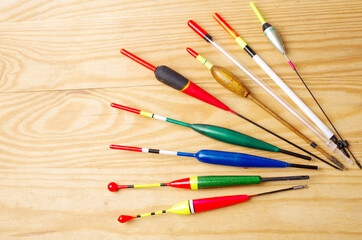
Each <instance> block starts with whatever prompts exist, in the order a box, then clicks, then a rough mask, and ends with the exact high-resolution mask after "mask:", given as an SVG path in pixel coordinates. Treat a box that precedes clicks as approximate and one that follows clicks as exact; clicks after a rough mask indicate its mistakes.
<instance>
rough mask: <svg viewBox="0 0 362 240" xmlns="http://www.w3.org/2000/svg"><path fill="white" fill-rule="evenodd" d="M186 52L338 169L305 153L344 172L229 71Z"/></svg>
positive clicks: (329, 156) (341, 165)
mask: <svg viewBox="0 0 362 240" xmlns="http://www.w3.org/2000/svg"><path fill="white" fill-rule="evenodd" d="M186 50H187V52H188V53H190V55H191V56H193V57H194V58H195V59H197V60H198V61H199V62H200V63H202V64H203V65H204V66H205V67H206V68H207V69H209V70H210V72H211V74H212V76H213V77H214V79H215V80H216V81H217V82H218V83H219V84H220V85H222V86H223V87H225V88H226V89H228V90H230V91H231V92H233V93H235V94H237V95H239V96H241V97H243V98H246V99H250V100H251V101H253V102H254V103H255V104H256V105H258V106H259V107H260V108H262V109H263V110H265V111H266V112H267V113H269V114H270V115H271V116H273V117H274V118H275V119H277V120H278V121H279V122H281V123H282V124H283V125H284V126H286V127H287V128H288V129H289V130H291V131H292V132H294V133H295V134H296V135H297V136H299V137H300V138H302V139H303V140H304V141H305V142H307V143H308V144H309V145H310V146H312V147H313V148H315V149H316V150H318V151H319V152H321V153H322V154H323V155H324V156H326V157H327V158H328V159H329V160H331V161H332V162H333V163H334V164H336V165H337V166H338V167H336V166H334V165H333V164H331V163H329V162H327V161H325V160H324V159H322V158H320V157H318V156H316V155H314V154H313V153H311V152H309V151H307V150H305V151H306V153H308V154H310V155H311V156H313V157H315V158H317V159H319V160H320V161H322V162H324V163H326V164H328V165H329V166H331V167H333V168H335V169H337V170H346V167H345V166H344V165H343V164H342V163H341V162H339V161H338V160H337V159H336V158H335V157H333V156H332V155H330V154H328V153H327V152H326V151H324V150H323V149H322V148H321V147H319V146H318V145H317V144H316V143H315V142H313V141H312V140H310V139H309V138H308V137H306V136H305V135H304V134H303V133H301V132H300V131H299V130H297V129H296V128H295V127H293V126H292V125H291V124H289V123H288V122H287V121H286V120H284V119H283V118H281V117H280V116H279V115H278V114H276V113H275V112H273V111H272V110H271V109H270V108H268V107H267V106H266V105H265V104H264V103H262V102H261V101H259V100H258V99H257V98H256V97H255V96H254V95H252V94H251V93H250V91H249V89H248V88H247V87H246V86H245V85H243V83H242V81H241V79H240V78H238V77H237V76H235V75H234V74H233V73H232V72H230V71H229V70H227V69H225V68H223V67H221V66H215V65H214V64H212V63H211V62H210V61H209V60H207V59H206V58H204V57H203V56H201V55H200V54H199V53H197V52H196V51H195V50H193V49H192V48H186Z"/></svg>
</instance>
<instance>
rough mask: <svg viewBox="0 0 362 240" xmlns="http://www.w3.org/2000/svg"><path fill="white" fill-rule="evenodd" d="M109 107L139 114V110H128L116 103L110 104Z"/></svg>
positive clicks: (128, 108)
mask: <svg viewBox="0 0 362 240" xmlns="http://www.w3.org/2000/svg"><path fill="white" fill-rule="evenodd" d="M111 107H114V108H118V109H121V110H125V111H128V112H133V113H137V114H140V113H141V110H138V109H135V108H130V107H127V106H124V105H120V104H117V103H111Z"/></svg>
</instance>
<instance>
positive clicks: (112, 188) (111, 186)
mask: <svg viewBox="0 0 362 240" xmlns="http://www.w3.org/2000/svg"><path fill="white" fill-rule="evenodd" d="M119 189H120V188H118V184H117V183H115V182H111V183H109V184H108V190H109V191H111V192H117V191H118V190H119Z"/></svg>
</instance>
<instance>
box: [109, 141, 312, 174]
mask: <svg viewBox="0 0 362 240" xmlns="http://www.w3.org/2000/svg"><path fill="white" fill-rule="evenodd" d="M109 147H110V148H111V149H116V150H124V151H132V152H143V153H156V154H163V155H172V156H182V157H193V158H196V159H197V160H199V161H200V162H203V163H209V164H216V165H225V166H233V167H244V168H245V167H246V168H248V167H261V168H286V167H294V168H306V169H314V170H318V166H314V165H304V164H295V163H287V162H283V161H280V160H274V159H271V158H264V157H258V156H254V155H249V154H245V153H236V152H226V151H217V150H200V151H198V152H197V153H189V152H175V151H167V150H159V149H151V148H141V147H131V146H122V145H114V144H112V145H110V146H109Z"/></svg>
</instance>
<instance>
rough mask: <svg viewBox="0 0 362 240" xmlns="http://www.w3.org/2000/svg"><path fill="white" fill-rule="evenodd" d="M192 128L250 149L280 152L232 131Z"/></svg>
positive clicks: (203, 125) (194, 126) (203, 127)
mask: <svg viewBox="0 0 362 240" xmlns="http://www.w3.org/2000/svg"><path fill="white" fill-rule="evenodd" d="M190 125H191V126H190V127H191V128H192V129H193V130H195V131H196V132H198V133H201V134H203V135H205V136H207V137H210V138H213V139H216V140H219V141H222V142H226V143H230V144H234V145H238V146H243V147H248V148H255V149H260V150H265V151H269V152H279V148H278V147H276V146H273V145H271V144H269V143H266V142H263V141H261V140H258V139H256V138H253V137H249V136H247V135H245V134H242V133H239V132H236V131H234V130H231V129H227V128H223V127H218V126H214V125H208V124H190Z"/></svg>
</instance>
